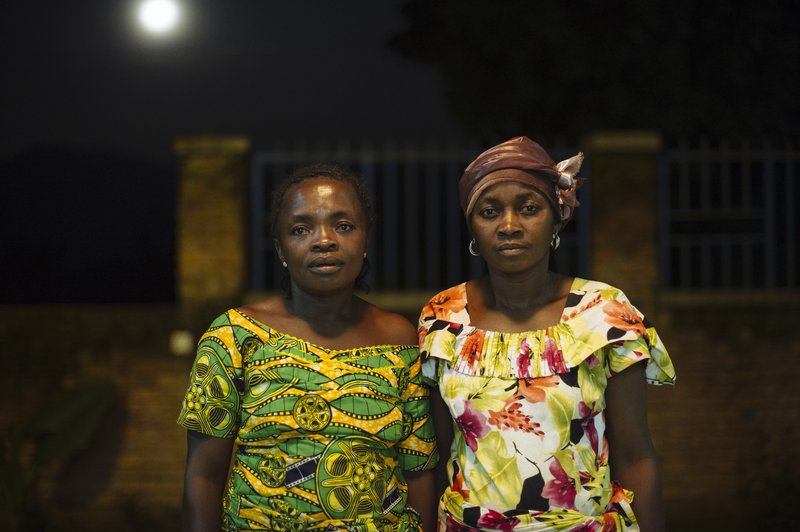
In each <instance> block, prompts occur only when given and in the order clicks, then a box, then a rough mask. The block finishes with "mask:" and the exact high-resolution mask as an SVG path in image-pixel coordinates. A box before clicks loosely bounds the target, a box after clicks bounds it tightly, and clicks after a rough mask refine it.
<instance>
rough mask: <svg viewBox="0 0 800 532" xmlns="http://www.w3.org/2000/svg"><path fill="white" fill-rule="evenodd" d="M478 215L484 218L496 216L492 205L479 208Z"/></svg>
mask: <svg viewBox="0 0 800 532" xmlns="http://www.w3.org/2000/svg"><path fill="white" fill-rule="evenodd" d="M480 215H481V216H483V217H484V218H492V217H493V216H497V211H496V210H495V208H494V207H486V208H485V209H481V211H480Z"/></svg>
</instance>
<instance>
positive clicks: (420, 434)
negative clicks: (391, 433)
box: [395, 348, 439, 471]
mask: <svg viewBox="0 0 800 532" xmlns="http://www.w3.org/2000/svg"><path fill="white" fill-rule="evenodd" d="M406 352H407V353H409V354H413V357H412V358H411V359H410V360H409V361H408V362H409V366H408V368H409V372H408V382H407V384H406V386H405V389H404V390H403V392H402V396H401V399H402V401H403V414H404V418H405V422H406V423H408V424H409V429H408V435H407V436H406V437H405V438H403V439H402V440H400V441H399V442H398V443H397V445H396V446H395V448H396V449H397V452H398V457H399V460H400V466H401V468H402V469H403V470H405V471H426V470H429V469H433V468H434V467H435V466H436V464H437V463H438V461H439V453H438V451H437V448H436V436H435V433H434V427H433V420H432V419H431V412H430V387H429V385H428V383H427V382H426V379H425V378H424V377H423V375H422V365H421V363H420V358H419V351H418V350H417V349H416V348H414V349H409V350H408V351H406ZM404 358H405V357H404Z"/></svg>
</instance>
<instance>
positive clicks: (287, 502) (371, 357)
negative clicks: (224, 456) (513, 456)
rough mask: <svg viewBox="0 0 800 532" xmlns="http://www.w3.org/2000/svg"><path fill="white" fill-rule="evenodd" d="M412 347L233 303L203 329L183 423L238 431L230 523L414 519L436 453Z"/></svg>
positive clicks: (328, 524)
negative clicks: (330, 335)
mask: <svg viewBox="0 0 800 532" xmlns="http://www.w3.org/2000/svg"><path fill="white" fill-rule="evenodd" d="M428 396H429V389H428V388H427V387H426V386H423V385H422V374H421V370H420V360H419V350H418V348H417V346H403V345H382V346H370V347H361V348H355V349H346V350H331V349H325V348H323V347H320V346H317V345H314V344H311V343H309V342H306V341H304V340H301V339H299V338H295V337H292V336H289V335H286V334H282V333H280V332H278V331H275V330H273V329H271V328H270V327H268V326H267V325H264V324H262V323H259V322H257V321H255V320H253V319H252V318H250V317H249V316H247V315H245V314H242V313H241V312H239V311H237V310H229V311H228V312H226V313H225V314H223V315H222V316H220V317H219V318H217V319H216V320H214V322H213V323H212V324H211V326H210V327H209V329H208V331H207V332H206V333H205V334H204V335H203V337H202V338H201V339H200V342H199V344H198V348H197V357H196V359H195V362H194V366H193V368H192V373H191V379H190V383H189V388H188V390H187V392H186V395H185V397H184V401H183V407H182V409H181V413H180V417H179V419H178V423H179V424H180V425H182V426H183V427H185V428H187V429H189V430H194V431H197V432H201V433H203V434H207V435H210V436H216V437H220V438H236V450H235V456H234V463H233V467H232V469H231V473H230V476H229V479H228V483H227V488H226V490H225V496H224V500H223V501H222V504H223V508H224V513H223V521H224V529H225V530H292V531H300V530H353V531H373V530H380V531H384V530H386V531H389V530H392V531H395V530H397V531H405V530H419V529H420V522H419V517H418V516H417V515H416V513H415V512H414V511H413V510H411V508H410V507H408V506H406V498H407V491H408V490H407V484H406V481H405V479H404V476H403V471H423V470H427V469H431V468H433V467H434V466H435V464H436V461H437V459H438V457H437V455H436V444H435V438H434V431H433V426H432V422H431V420H430V418H429V405H428Z"/></svg>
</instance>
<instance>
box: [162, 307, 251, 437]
mask: <svg viewBox="0 0 800 532" xmlns="http://www.w3.org/2000/svg"><path fill="white" fill-rule="evenodd" d="M242 390H243V384H242V357H241V353H240V350H239V348H238V346H237V341H236V338H235V336H234V330H233V326H232V324H231V321H230V317H229V314H228V313H225V314H223V315H222V316H220V317H218V318H217V319H216V320H214V322H213V323H212V324H211V326H210V327H209V328H208V330H207V331H206V332H205V334H203V336H202V337H201V338H200V341H199V342H198V344H197V355H196V357H195V360H194V364H193V365H192V371H191V375H190V377H189V385H188V387H187V390H186V393H185V394H184V397H183V403H182V405H181V412H180V415H179V416H178V424H179V425H181V426H182V427H184V428H186V429H189V430H194V431H197V432H200V433H202V434H206V435H208V436H216V437H219V438H233V437H236V434H237V432H238V429H239V419H240V406H241V393H242Z"/></svg>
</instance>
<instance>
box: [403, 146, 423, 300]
mask: <svg viewBox="0 0 800 532" xmlns="http://www.w3.org/2000/svg"><path fill="white" fill-rule="evenodd" d="M404 154H405V156H404V157H403V198H404V200H405V202H406V204H405V207H406V208H405V210H404V216H403V223H404V224H406V231H405V241H404V243H403V250H404V253H403V261H404V264H405V268H404V272H403V273H404V274H405V275H404V277H405V279H404V281H405V283H404V286H411V287H419V286H420V273H421V269H422V263H421V260H420V255H421V253H420V251H421V244H422V241H421V240H420V237H421V236H422V233H421V231H420V220H421V219H422V217H423V214H424V213H423V212H422V206H423V204H422V202H421V201H420V193H419V191H420V188H419V179H420V176H419V149H418V148H417V147H416V145H415V144H409V145H408V146H407V147H406V149H405V150H404Z"/></svg>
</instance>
